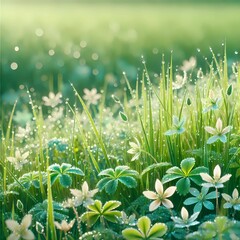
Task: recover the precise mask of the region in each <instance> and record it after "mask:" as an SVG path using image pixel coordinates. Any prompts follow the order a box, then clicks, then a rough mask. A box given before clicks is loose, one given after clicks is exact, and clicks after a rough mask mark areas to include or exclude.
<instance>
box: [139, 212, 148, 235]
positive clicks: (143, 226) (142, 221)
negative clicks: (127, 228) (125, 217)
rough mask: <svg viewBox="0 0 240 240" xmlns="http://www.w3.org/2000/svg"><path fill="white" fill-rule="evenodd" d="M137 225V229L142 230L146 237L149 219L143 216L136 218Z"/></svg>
mask: <svg viewBox="0 0 240 240" xmlns="http://www.w3.org/2000/svg"><path fill="white" fill-rule="evenodd" d="M137 226H138V228H139V230H140V231H141V232H142V234H143V236H144V237H147V233H148V231H149V229H150V227H151V221H150V219H149V218H148V217H146V216H143V217H141V218H139V219H138V222H137Z"/></svg>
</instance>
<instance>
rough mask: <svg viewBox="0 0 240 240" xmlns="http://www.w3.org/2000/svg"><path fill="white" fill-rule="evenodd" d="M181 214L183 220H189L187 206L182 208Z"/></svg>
mask: <svg viewBox="0 0 240 240" xmlns="http://www.w3.org/2000/svg"><path fill="white" fill-rule="evenodd" d="M181 216H182V219H183V220H187V219H188V216H189V215H188V211H187V209H186V208H185V207H182V210H181Z"/></svg>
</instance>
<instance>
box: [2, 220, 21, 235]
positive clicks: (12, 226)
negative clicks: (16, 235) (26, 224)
mask: <svg viewBox="0 0 240 240" xmlns="http://www.w3.org/2000/svg"><path fill="white" fill-rule="evenodd" d="M5 223H6V225H7V228H8V229H10V230H11V231H13V232H14V231H16V230H17V229H18V228H19V227H20V225H19V223H18V222H17V221H15V220H12V219H8V220H6V222H5Z"/></svg>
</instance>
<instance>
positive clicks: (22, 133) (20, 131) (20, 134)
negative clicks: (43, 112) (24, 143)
mask: <svg viewBox="0 0 240 240" xmlns="http://www.w3.org/2000/svg"><path fill="white" fill-rule="evenodd" d="M30 132H31V128H30V124H29V123H27V124H26V128H22V127H18V131H17V133H16V137H18V138H24V137H27V136H28V135H29V133H30Z"/></svg>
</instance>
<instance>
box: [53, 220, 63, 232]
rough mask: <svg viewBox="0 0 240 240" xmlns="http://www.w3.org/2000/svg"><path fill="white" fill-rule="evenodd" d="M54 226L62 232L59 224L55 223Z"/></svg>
mask: <svg viewBox="0 0 240 240" xmlns="http://www.w3.org/2000/svg"><path fill="white" fill-rule="evenodd" d="M54 225H55V226H56V227H57V229H59V230H62V226H61V224H60V223H59V222H56V221H54Z"/></svg>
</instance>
